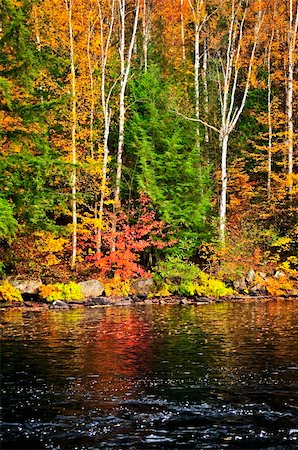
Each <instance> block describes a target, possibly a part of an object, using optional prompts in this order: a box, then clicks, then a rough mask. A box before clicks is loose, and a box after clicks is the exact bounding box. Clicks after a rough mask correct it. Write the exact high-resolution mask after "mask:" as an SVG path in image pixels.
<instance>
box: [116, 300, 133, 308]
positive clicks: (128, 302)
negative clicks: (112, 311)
mask: <svg viewBox="0 0 298 450" xmlns="http://www.w3.org/2000/svg"><path fill="white" fill-rule="evenodd" d="M131 304H132V300H131V299H130V298H124V299H122V300H120V301H118V302H115V303H114V305H115V306H130V305H131Z"/></svg>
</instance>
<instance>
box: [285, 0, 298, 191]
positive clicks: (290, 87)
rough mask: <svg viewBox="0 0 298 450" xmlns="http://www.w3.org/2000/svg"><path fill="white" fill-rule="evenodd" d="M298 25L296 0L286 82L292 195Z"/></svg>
mask: <svg viewBox="0 0 298 450" xmlns="http://www.w3.org/2000/svg"><path fill="white" fill-rule="evenodd" d="M297 27H298V3H297V2H296V1H295V0H289V2H288V29H287V41H288V67H287V72H288V73H287V84H286V97H287V103H286V111H287V132H288V145H287V146H288V187H289V193H290V196H291V195H292V190H293V150H294V124H293V95H294V94H293V91H294V66H295V47H296V38H297Z"/></svg>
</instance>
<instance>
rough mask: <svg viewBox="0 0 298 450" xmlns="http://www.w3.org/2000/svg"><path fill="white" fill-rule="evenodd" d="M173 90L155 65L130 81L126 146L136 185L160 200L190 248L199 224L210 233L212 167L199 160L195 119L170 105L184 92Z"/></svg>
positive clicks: (163, 212) (166, 216) (178, 235)
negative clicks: (129, 110)
mask: <svg viewBox="0 0 298 450" xmlns="http://www.w3.org/2000/svg"><path fill="white" fill-rule="evenodd" d="M176 90H177V88H176V86H175V87H174V86H173V85H171V83H165V82H164V80H162V76H161V73H160V70H159V69H158V68H157V67H156V66H152V67H151V69H150V70H149V71H148V72H147V73H145V74H142V75H139V77H137V78H136V79H135V80H134V81H133V83H132V84H131V85H130V96H131V98H132V100H133V102H134V103H133V107H132V108H133V111H132V113H131V118H130V121H129V123H128V129H127V149H128V151H129V152H130V154H131V157H132V159H133V161H136V167H134V168H133V170H134V172H133V175H134V174H135V177H136V179H137V183H138V186H139V187H140V188H141V189H142V190H143V191H144V192H146V193H147V194H148V195H149V197H150V198H151V199H152V201H153V203H154V204H155V205H157V206H158V211H159V213H160V215H161V218H162V219H163V220H164V221H165V222H166V223H168V224H170V225H172V226H173V229H174V230H175V232H174V233H175V234H174V237H176V238H177V241H178V245H179V243H180V241H182V242H184V245H183V247H184V248H183V251H184V254H185V251H186V252H188V253H192V252H194V250H195V248H196V247H197V245H198V243H199V242H200V239H201V236H200V235H201V233H202V230H203V228H204V233H205V234H207V233H208V226H206V223H205V219H206V215H207V213H208V211H209V210H210V193H211V192H210V176H209V173H210V168H209V169H208V168H207V167H206V166H205V165H204V164H203V163H202V158H201V156H200V151H199V150H198V147H197V145H196V132H195V128H194V125H193V123H191V122H187V121H185V120H184V119H181V118H180V117H179V116H177V115H176V114H174V113H173V112H172V111H171V104H175V101H176V100H175V98H176V97H179V96H180V95H181V94H182V93H180V92H176ZM175 249H176V247H174V248H173V250H170V252H175ZM176 253H177V251H176ZM178 253H179V251H178Z"/></svg>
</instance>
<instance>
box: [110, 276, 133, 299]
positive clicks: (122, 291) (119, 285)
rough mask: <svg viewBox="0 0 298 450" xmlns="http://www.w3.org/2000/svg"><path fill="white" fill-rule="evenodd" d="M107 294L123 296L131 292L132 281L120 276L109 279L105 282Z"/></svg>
mask: <svg viewBox="0 0 298 450" xmlns="http://www.w3.org/2000/svg"><path fill="white" fill-rule="evenodd" d="M104 286H105V294H106V296H107V297H113V296H115V297H122V296H126V295H128V294H129V293H130V289H131V283H130V280H121V278H120V277H119V276H117V275H116V276H115V277H114V278H112V279H110V280H108V281H107V282H105V283H104Z"/></svg>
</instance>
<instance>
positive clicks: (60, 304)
mask: <svg viewBox="0 0 298 450" xmlns="http://www.w3.org/2000/svg"><path fill="white" fill-rule="evenodd" d="M50 309H69V305H68V304H67V303H66V302H63V301H62V300H55V301H54V302H53V303H52V304H51V306H50Z"/></svg>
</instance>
